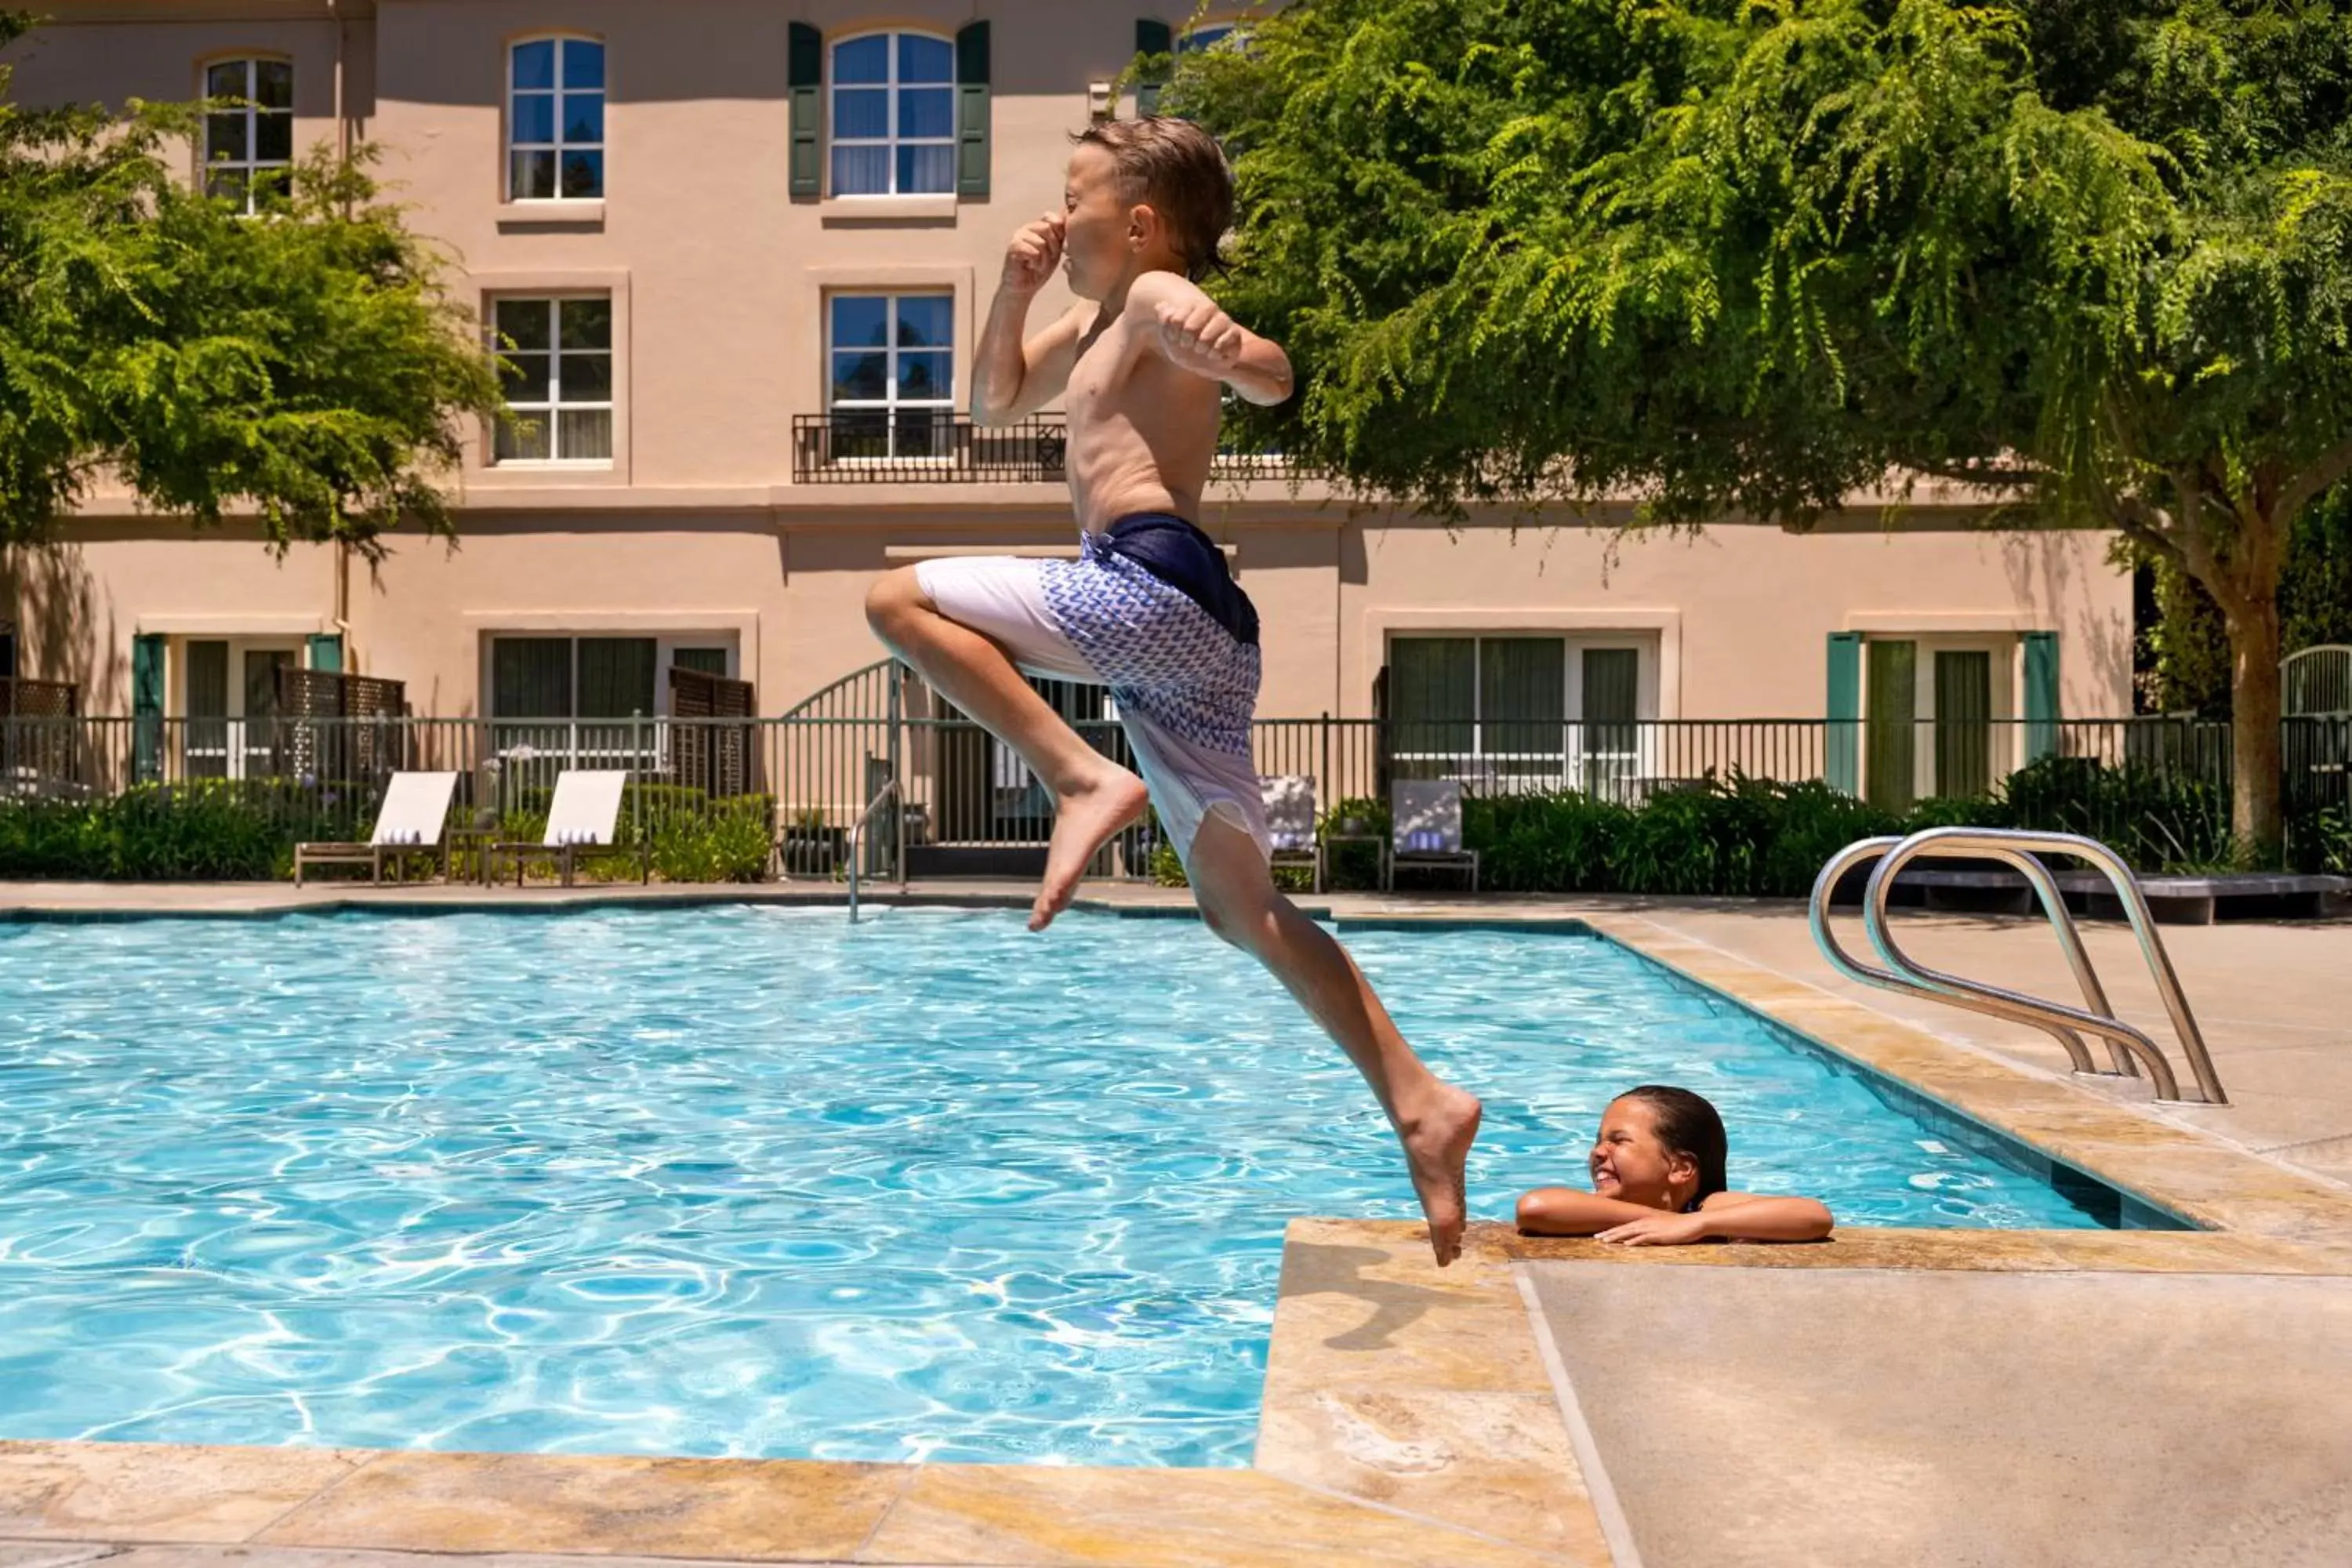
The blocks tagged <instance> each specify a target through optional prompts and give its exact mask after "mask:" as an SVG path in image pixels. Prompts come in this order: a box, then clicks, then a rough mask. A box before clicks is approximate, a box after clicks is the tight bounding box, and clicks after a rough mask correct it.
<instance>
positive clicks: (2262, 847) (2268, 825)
mask: <svg viewBox="0 0 2352 1568" xmlns="http://www.w3.org/2000/svg"><path fill="white" fill-rule="evenodd" d="M2228 619H2229V625H2230V667H2231V670H2230V676H2231V679H2230V831H2231V834H2232V835H2233V836H2234V837H2236V838H2237V840H2238V853H2239V855H2240V856H2242V857H2250V858H2251V859H2252V863H2253V864H2255V865H2258V866H2264V867H2271V866H2276V865H2278V864H2280V856H2281V853H2282V846H2283V840H2284V827H2283V823H2282V818H2281V813H2280V810H2279V772H2280V769H2279V709H2280V681H2279V611H2278V584H2276V583H2273V584H2270V585H2269V586H2268V588H2267V589H2265V590H2263V591H2262V592H2259V593H2256V594H2254V595H2251V596H2250V597H2249V599H2248V601H2247V602H2246V603H2244V604H2242V605H2237V606H2235V607H2233V608H2232V609H2231V611H2230V614H2229V616H2228Z"/></svg>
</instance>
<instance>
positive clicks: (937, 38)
mask: <svg viewBox="0 0 2352 1568" xmlns="http://www.w3.org/2000/svg"><path fill="white" fill-rule="evenodd" d="M902 37H914V38H924V39H928V40H929V41H930V42H932V43H935V44H944V45H946V46H947V50H948V77H947V80H945V81H944V82H931V81H922V82H901V81H900V80H899V79H898V40H899V39H900V38H902ZM867 38H887V39H888V40H889V43H888V45H887V54H888V56H889V68H888V70H887V72H886V73H885V76H884V79H883V80H882V81H880V82H870V81H856V82H848V83H844V82H842V81H841V80H840V79H838V77H837V75H836V74H835V70H834V61H835V59H836V58H839V52H840V50H841V49H842V47H844V46H845V45H848V44H856V43H862V42H863V41H865V40H866V39H867ZM942 87H943V88H945V89H947V94H948V131H947V134H946V135H944V136H901V135H899V134H898V93H899V90H900V89H902V88H912V89H923V90H932V89H939V88H942ZM877 88H879V89H883V90H884V91H885V92H887V95H888V99H887V101H888V104H889V109H888V115H889V124H890V129H889V132H888V133H887V134H886V135H882V136H836V135H835V134H834V130H833V128H834V126H835V125H836V124H838V123H839V120H838V118H837V116H836V113H835V107H836V100H838V97H839V95H840V94H841V93H842V92H844V91H848V92H872V91H874V90H876V89H877ZM955 92H956V79H955V39H953V38H952V37H946V36H943V35H941V34H939V33H933V32H929V31H926V30H925V29H923V28H921V27H887V28H877V29H873V30H871V31H867V32H863V33H851V34H848V35H845V37H838V38H831V39H828V40H826V43H825V46H824V185H825V189H826V191H827V192H829V193H830V194H831V195H832V196H833V197H834V199H835V200H836V201H845V202H854V201H858V200H862V199H866V198H880V197H889V196H951V195H955V192H956V176H955V158H956V151H955V150H956V144H957V138H956V118H955V117H956V98H955ZM843 147H881V148H884V149H887V152H888V153H889V167H890V180H889V188H888V189H887V190H881V191H845V190H843V189H841V188H840V182H839V181H837V180H835V178H834V167H835V165H834V156H833V155H834V153H835V150H836V149H838V148H843ZM901 147H945V148H946V149H947V150H948V182H947V184H944V185H942V186H940V188H939V189H938V190H936V191H902V190H900V189H899V188H898V149H899V148H901Z"/></svg>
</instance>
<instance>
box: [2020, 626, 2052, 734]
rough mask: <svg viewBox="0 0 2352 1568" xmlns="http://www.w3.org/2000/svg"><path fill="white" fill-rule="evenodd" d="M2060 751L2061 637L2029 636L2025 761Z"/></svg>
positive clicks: (2048, 635)
mask: <svg viewBox="0 0 2352 1568" xmlns="http://www.w3.org/2000/svg"><path fill="white" fill-rule="evenodd" d="M2057 749H2058V634H2057V633H2056V632H2028V633H2026V634H2025V760H2026V761H2027V762H2029V763H2030V762H2033V761H2036V760H2037V759H2039V758H2042V757H2046V756H2048V755H2050V754H2051V753H2052V752H2055V751H2056V750H2057Z"/></svg>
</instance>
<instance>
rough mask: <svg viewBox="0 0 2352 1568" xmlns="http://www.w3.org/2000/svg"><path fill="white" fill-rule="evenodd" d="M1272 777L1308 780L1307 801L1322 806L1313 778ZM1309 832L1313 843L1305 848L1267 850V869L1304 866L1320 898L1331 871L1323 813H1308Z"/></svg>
mask: <svg viewBox="0 0 2352 1568" xmlns="http://www.w3.org/2000/svg"><path fill="white" fill-rule="evenodd" d="M1271 776H1275V777H1279V776H1296V777H1300V778H1305V779H1306V780H1307V801H1308V803H1309V805H1310V807H1312V806H1314V805H1320V804H1321V803H1320V802H1319V801H1318V800H1316V798H1315V793H1314V791H1315V784H1314V780H1313V779H1312V777H1310V776H1308V775H1307V774H1303V773H1302V774H1297V775H1271ZM1265 782H1266V781H1263V780H1262V781H1261V783H1260V786H1259V787H1260V788H1264V785H1265ZM1307 834H1308V836H1309V837H1311V839H1312V840H1313V842H1312V843H1310V844H1308V845H1307V847H1305V848H1297V847H1290V848H1276V849H1269V850H1267V851H1266V857H1265V860H1266V869H1267V870H1269V871H1271V870H1273V869H1274V868H1276V867H1277V866H1304V867H1306V868H1307V870H1308V872H1309V873H1310V874H1311V875H1312V876H1313V878H1314V889H1315V892H1316V894H1317V895H1318V896H1320V895H1321V893H1322V891H1323V884H1324V883H1325V882H1326V881H1327V880H1328V879H1329V871H1328V861H1327V860H1326V858H1325V857H1324V853H1323V823H1322V816H1321V813H1319V812H1317V811H1314V810H1312V809H1310V810H1309V811H1308V813H1307Z"/></svg>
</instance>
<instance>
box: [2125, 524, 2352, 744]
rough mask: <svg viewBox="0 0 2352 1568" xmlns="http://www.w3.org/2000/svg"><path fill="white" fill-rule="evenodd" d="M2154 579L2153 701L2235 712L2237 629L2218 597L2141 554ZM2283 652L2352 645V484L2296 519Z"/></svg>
mask: <svg viewBox="0 0 2352 1568" xmlns="http://www.w3.org/2000/svg"><path fill="white" fill-rule="evenodd" d="M2135 559H2136V560H2139V561H2145V562H2146V563H2147V564H2148V565H2149V567H2150V569H2151V575H2152V576H2153V578H2154V581H2155V590H2156V594H2155V597H2156V610H2157V615H2156V618H2155V620H2154V621H2153V623H2152V624H2150V625H2149V626H2146V627H2144V628H2142V630H2141V634H2140V642H2141V650H2140V662H2141V663H2142V664H2143V666H2144V667H2145V670H2144V685H2145V688H2146V689H2147V697H2148V700H2149V706H2150V707H2151V708H2153V709H2154V710H2156V711H2158V712H2160V713H2189V712H2193V713H2198V714H2201V715H2204V716H2206V717H2209V718H2216V719H2226V718H2228V717H2229V716H2230V710H2231V704H2230V630H2229V626H2228V624H2227V622H2226V621H2225V620H2224V619H2223V617H2222V615H2221V606H2220V605H2217V604H2215V603H2214V602H2213V595H2210V594H2209V593H2207V592H2206V591H2205V590H2204V589H2203V588H2202V587H2200V585H2199V584H2198V583H2197V580H2196V579H2195V578H2193V577H2191V576H2189V574H2188V573H2186V572H2184V571H2183V570H2181V568H2180V567H2179V565H2178V564H2176V563H2173V562H2171V561H2169V560H2168V559H2166V558H2164V557H2161V556H2157V557H2153V558H2151V557H2149V556H2148V554H2147V552H2144V551H2143V552H2135ZM2278 616H2279V650H2280V652H2281V653H2283V654H2291V653H2294V652H2295V651H2296V650H2297V649H2299V648H2306V647H2319V646H2321V645H2323V644H2328V643H2352V485H2337V486H2336V488H2335V489H2332V490H2330V491H2328V492H2327V494H2326V495H2325V496H2322V497H2321V498H2320V499H2319V500H2317V501H2316V502H2315V503H2313V505H2312V506H2311V507H2310V508H2309V510H2305V512H2304V514H2303V515H2302V516H2301V517H2299V518H2297V519H2295V522H2294V530H2293V531H2291V532H2290V533H2289V535H2288V538H2287V551H2286V561H2285V564H2284V566H2283V567H2282V568H2281V571H2280V576H2279V586H2278Z"/></svg>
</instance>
